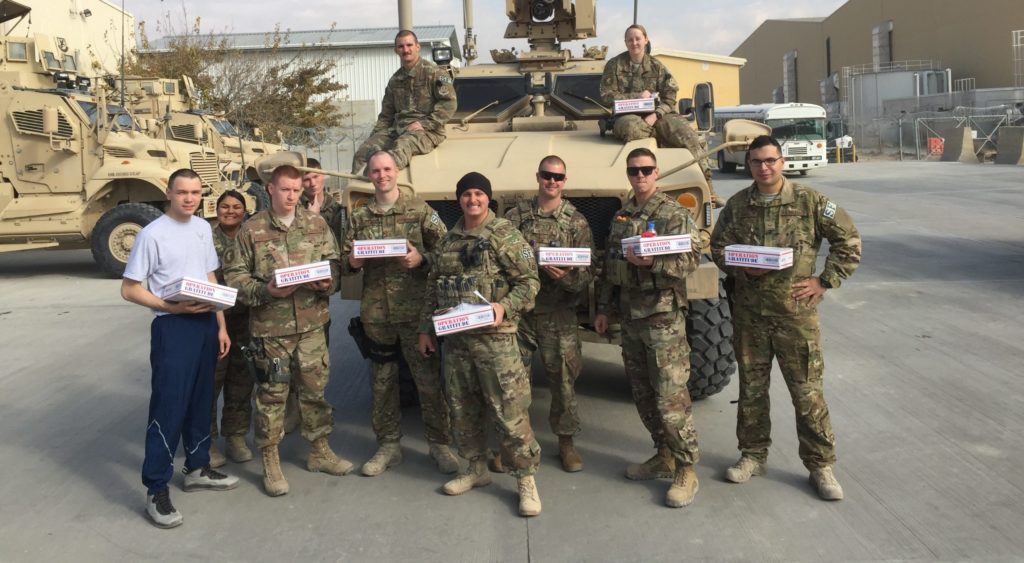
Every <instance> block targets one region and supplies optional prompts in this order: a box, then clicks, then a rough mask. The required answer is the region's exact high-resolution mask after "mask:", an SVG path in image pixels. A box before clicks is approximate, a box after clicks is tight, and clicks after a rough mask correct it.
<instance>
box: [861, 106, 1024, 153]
mask: <svg viewBox="0 0 1024 563" xmlns="http://www.w3.org/2000/svg"><path fill="white" fill-rule="evenodd" d="M1020 125H1024V117H1022V114H1021V108H1020V107H1018V106H1014V105H998V106H992V107H984V108H978V107H963V106H958V107H956V108H953V109H952V110H950V111H920V112H912V113H906V112H901V113H900V115H899V116H896V117H890V116H887V117H879V118H875V119H873V120H871V121H870V122H869V123H865V124H863V126H862V127H861V128H860V131H859V132H858V133H859V135H858V137H859V139H858V143H857V148H858V152H859V153H860V154H861V155H864V156H868V157H878V158H891V159H895V160H905V159H916V160H938V159H939V158H940V157H941V156H942V151H943V148H944V146H945V139H946V138H948V137H950V136H952V135H959V134H961V133H960V132H959V129H960V128H961V127H970V128H971V130H972V131H973V134H974V152H975V154H977V155H978V157H979V158H980V159H982V160H983V161H984V160H991V159H993V158H994V156H995V152H996V145H997V143H998V141H999V129H1000V128H1001V127H1003V126H1020Z"/></svg>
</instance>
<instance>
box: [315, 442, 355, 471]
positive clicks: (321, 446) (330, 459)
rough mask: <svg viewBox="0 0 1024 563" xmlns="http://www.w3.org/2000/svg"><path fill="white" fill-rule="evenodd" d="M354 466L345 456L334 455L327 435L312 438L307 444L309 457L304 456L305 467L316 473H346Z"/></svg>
mask: <svg viewBox="0 0 1024 563" xmlns="http://www.w3.org/2000/svg"><path fill="white" fill-rule="evenodd" d="M353 467H355V466H354V465H352V463H351V462H350V461H348V460H347V459H345V458H341V457H338V456H336V455H334V452H333V451H332V450H331V446H330V444H328V443H327V436H322V437H320V438H317V439H316V440H313V442H312V443H310V445H309V457H308V458H306V469H308V470H310V471H312V472H313V473H317V472H319V471H323V472H324V473H330V474H331V475H347V474H348V472H350V471H352V468H353Z"/></svg>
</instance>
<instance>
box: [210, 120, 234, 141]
mask: <svg viewBox="0 0 1024 563" xmlns="http://www.w3.org/2000/svg"><path fill="white" fill-rule="evenodd" d="M210 123H212V124H213V128H214V129H216V130H217V132H218V133H220V134H221V135H224V136H225V137H238V136H239V135H238V130H237V129H235V126H234V125H232V124H231V122H230V121H228V120H226V119H212V118H211V119H210Z"/></svg>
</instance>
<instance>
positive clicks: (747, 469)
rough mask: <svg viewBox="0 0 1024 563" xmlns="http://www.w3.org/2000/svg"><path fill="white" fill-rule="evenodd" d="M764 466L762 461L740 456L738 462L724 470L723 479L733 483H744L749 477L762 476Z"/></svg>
mask: <svg viewBox="0 0 1024 563" xmlns="http://www.w3.org/2000/svg"><path fill="white" fill-rule="evenodd" d="M764 465H765V464H764V462H763V461H758V460H756V459H754V458H752V457H749V456H741V457H740V460H739V461H737V462H736V463H735V464H733V466H732V467H730V468H729V469H726V470H725V478H726V479H728V480H729V481H732V482H733V483H746V482H747V481H749V480H750V478H751V477H754V476H757V475H764V472H765V467H764Z"/></svg>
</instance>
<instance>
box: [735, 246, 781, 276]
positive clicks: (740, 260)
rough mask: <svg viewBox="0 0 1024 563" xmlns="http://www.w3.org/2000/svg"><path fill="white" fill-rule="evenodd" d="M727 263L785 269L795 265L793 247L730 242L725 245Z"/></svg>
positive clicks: (766, 268)
mask: <svg viewBox="0 0 1024 563" xmlns="http://www.w3.org/2000/svg"><path fill="white" fill-rule="evenodd" d="M725 265H726V266H742V267H745V268H761V269H764V270H785V269H786V268H789V267H790V266H792V265H793V249H792V248H781V247H778V246H753V245H749V244H730V245H729V246H727V247H725Z"/></svg>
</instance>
